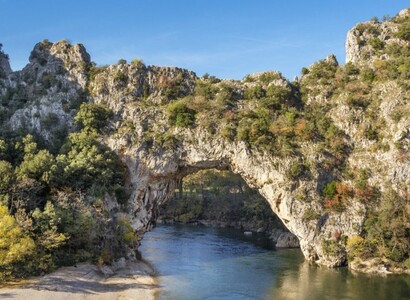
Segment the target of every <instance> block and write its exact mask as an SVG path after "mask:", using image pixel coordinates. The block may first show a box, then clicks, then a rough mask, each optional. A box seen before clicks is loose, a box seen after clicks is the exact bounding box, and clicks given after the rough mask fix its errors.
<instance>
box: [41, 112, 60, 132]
mask: <svg viewBox="0 0 410 300" xmlns="http://www.w3.org/2000/svg"><path fill="white" fill-rule="evenodd" d="M59 121H60V120H59V118H58V116H57V114H55V113H52V112H50V113H48V114H47V115H46V116H45V117H44V118H43V119H41V121H40V124H41V126H42V127H43V128H44V129H47V130H50V129H52V128H53V127H54V126H57V125H58V123H59Z"/></svg>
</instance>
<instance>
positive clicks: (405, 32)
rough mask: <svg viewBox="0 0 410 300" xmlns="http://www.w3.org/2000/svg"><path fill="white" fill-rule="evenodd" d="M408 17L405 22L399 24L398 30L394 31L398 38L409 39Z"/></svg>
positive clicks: (409, 26) (409, 24)
mask: <svg viewBox="0 0 410 300" xmlns="http://www.w3.org/2000/svg"><path fill="white" fill-rule="evenodd" d="M409 21H410V18H407V22H403V23H401V24H400V26H399V31H398V32H397V33H396V37H398V38H399V39H402V40H405V41H410V22H409Z"/></svg>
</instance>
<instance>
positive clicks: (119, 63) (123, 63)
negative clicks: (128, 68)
mask: <svg viewBox="0 0 410 300" xmlns="http://www.w3.org/2000/svg"><path fill="white" fill-rule="evenodd" d="M126 64H127V60H126V59H123V58H121V59H119V60H118V62H117V65H126Z"/></svg>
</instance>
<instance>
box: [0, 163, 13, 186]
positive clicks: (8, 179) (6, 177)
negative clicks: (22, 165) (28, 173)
mask: <svg viewBox="0 0 410 300" xmlns="http://www.w3.org/2000/svg"><path fill="white" fill-rule="evenodd" d="M14 180H15V176H14V168H13V166H12V165H11V164H10V163H9V162H8V161H4V160H0V194H3V193H5V192H7V191H8V190H9V188H10V187H11V185H12V183H13V182H14Z"/></svg>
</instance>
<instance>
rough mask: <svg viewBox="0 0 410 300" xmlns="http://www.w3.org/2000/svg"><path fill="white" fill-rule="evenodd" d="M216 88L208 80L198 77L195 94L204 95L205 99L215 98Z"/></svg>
mask: <svg viewBox="0 0 410 300" xmlns="http://www.w3.org/2000/svg"><path fill="white" fill-rule="evenodd" d="M217 92H218V88H217V87H216V86H215V85H213V84H212V82H211V81H210V80H202V79H199V80H197V81H196V84H195V95H196V96H201V97H204V99H206V100H212V99H214V98H215V96H216V94H217Z"/></svg>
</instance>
